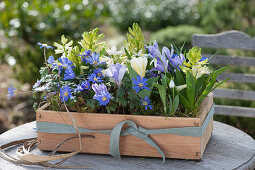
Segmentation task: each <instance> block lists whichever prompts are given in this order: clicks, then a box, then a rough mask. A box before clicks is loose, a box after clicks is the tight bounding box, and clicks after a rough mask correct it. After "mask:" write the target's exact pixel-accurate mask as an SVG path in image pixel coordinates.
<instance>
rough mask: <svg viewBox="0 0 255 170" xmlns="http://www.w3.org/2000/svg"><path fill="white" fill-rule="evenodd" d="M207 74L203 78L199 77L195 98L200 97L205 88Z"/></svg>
mask: <svg viewBox="0 0 255 170" xmlns="http://www.w3.org/2000/svg"><path fill="white" fill-rule="evenodd" d="M206 76H207V75H206V74H204V75H202V76H201V77H199V78H198V79H197V81H196V85H195V87H196V91H195V96H196V97H197V96H199V95H200V91H201V89H202V88H203V85H204V83H205V79H206Z"/></svg>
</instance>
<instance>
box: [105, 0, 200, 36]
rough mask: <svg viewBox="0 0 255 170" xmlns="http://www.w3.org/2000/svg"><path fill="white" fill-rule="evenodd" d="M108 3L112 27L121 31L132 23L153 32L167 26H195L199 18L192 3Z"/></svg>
mask: <svg viewBox="0 0 255 170" xmlns="http://www.w3.org/2000/svg"><path fill="white" fill-rule="evenodd" d="M108 3H109V10H110V12H111V14H112V20H113V23H114V25H116V26H117V27H119V28H120V29H121V30H123V31H125V30H126V29H127V28H128V27H130V26H131V25H132V24H133V23H134V22H136V23H139V25H141V26H142V28H144V29H148V30H152V31H155V30H158V29H161V28H163V27H166V26H169V25H179V24H196V23H197V22H198V21H199V18H200V16H199V13H198V11H197V8H196V7H195V4H196V2H194V1H179V0H161V1H155V0H139V1H135V0H115V1H109V2H108Z"/></svg>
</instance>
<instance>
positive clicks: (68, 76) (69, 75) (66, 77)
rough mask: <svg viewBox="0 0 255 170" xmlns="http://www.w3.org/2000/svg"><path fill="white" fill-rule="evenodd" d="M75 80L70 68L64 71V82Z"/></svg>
mask: <svg viewBox="0 0 255 170" xmlns="http://www.w3.org/2000/svg"><path fill="white" fill-rule="evenodd" d="M74 78H75V73H74V71H73V70H72V69H71V68H68V69H66V70H65V74H64V80H71V79H74Z"/></svg>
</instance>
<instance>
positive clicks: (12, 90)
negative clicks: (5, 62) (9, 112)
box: [7, 84, 16, 99]
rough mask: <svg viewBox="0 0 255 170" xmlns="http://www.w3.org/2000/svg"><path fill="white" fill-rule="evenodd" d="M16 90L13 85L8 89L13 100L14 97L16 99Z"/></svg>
mask: <svg viewBox="0 0 255 170" xmlns="http://www.w3.org/2000/svg"><path fill="white" fill-rule="evenodd" d="M15 89H16V88H13V85H12V84H11V85H10V87H8V94H7V96H8V97H9V98H10V99H11V98H12V97H14V96H15V95H14V93H15Z"/></svg>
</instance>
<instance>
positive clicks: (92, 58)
mask: <svg viewBox="0 0 255 170" xmlns="http://www.w3.org/2000/svg"><path fill="white" fill-rule="evenodd" d="M99 56H100V54H97V53H92V55H91V56H89V57H88V58H86V61H87V62H88V63H90V64H92V65H94V66H97V65H99V64H101V63H100V61H99Z"/></svg>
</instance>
